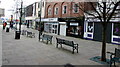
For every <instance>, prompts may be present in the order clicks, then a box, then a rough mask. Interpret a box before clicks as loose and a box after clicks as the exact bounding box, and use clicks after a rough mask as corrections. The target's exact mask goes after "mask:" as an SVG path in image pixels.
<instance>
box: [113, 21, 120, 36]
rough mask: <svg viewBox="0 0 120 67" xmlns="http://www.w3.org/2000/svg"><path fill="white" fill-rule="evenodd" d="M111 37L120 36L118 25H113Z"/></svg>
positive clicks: (119, 25) (119, 24) (119, 26)
mask: <svg viewBox="0 0 120 67" xmlns="http://www.w3.org/2000/svg"><path fill="white" fill-rule="evenodd" d="M113 35H115V36H120V23H114V28H113Z"/></svg>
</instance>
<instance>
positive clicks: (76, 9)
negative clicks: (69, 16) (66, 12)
mask: <svg viewBox="0 0 120 67" xmlns="http://www.w3.org/2000/svg"><path fill="white" fill-rule="evenodd" d="M78 8H79V7H78V3H74V4H73V12H74V13H78Z"/></svg>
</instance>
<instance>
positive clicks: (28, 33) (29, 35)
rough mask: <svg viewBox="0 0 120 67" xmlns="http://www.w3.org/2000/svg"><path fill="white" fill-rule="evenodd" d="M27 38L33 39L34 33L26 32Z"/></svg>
mask: <svg viewBox="0 0 120 67" xmlns="http://www.w3.org/2000/svg"><path fill="white" fill-rule="evenodd" d="M27 37H31V38H33V37H34V38H35V33H33V32H29V31H27Z"/></svg>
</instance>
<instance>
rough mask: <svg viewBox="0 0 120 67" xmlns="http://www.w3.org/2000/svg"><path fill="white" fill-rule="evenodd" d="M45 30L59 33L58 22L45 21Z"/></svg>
mask: <svg viewBox="0 0 120 67" xmlns="http://www.w3.org/2000/svg"><path fill="white" fill-rule="evenodd" d="M44 32H47V33H53V34H58V22H45V23H44Z"/></svg>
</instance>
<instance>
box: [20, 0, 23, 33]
mask: <svg viewBox="0 0 120 67" xmlns="http://www.w3.org/2000/svg"><path fill="white" fill-rule="evenodd" d="M22 5H23V1H21V9H20V26H19V31H20V33H21V24H22Z"/></svg>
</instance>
